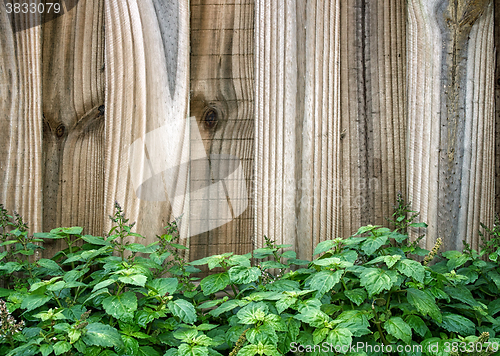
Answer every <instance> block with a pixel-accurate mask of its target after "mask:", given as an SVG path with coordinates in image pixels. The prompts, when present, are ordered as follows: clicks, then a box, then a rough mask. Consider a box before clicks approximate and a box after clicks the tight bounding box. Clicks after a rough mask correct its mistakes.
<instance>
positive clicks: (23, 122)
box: [0, 2, 42, 231]
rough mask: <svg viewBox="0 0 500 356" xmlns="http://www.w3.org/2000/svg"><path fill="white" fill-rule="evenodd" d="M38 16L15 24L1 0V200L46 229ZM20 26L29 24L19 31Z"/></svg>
mask: <svg viewBox="0 0 500 356" xmlns="http://www.w3.org/2000/svg"><path fill="white" fill-rule="evenodd" d="M37 23H40V18H39V16H38V15H35V14H29V15H26V16H22V17H21V16H19V17H16V20H15V21H14V22H13V23H12V26H11V23H10V21H9V18H8V17H7V13H6V11H5V8H4V3H3V2H2V3H0V131H1V132H2V140H1V142H0V178H1V182H2V186H1V189H0V203H1V204H4V206H5V207H6V208H8V209H9V210H10V212H11V213H12V211H17V212H18V213H19V214H20V215H21V216H22V217H23V220H24V221H25V222H28V225H29V227H30V230H31V231H40V230H41V229H42V108H41V92H42V90H41V89H42V82H41V72H42V68H41V57H42V46H41V29H40V26H34V25H35V24H37ZM20 29H25V30H24V31H21V30H20Z"/></svg>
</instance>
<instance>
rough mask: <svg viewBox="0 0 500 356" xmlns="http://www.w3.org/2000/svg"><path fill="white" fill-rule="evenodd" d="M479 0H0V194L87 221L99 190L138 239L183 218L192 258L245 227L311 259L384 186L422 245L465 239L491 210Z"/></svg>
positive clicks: (485, 51)
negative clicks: (54, 4) (66, 1)
mask: <svg viewBox="0 0 500 356" xmlns="http://www.w3.org/2000/svg"><path fill="white" fill-rule="evenodd" d="M498 2H499V0H495V1H488V0H482V1H466V0H460V1H454V2H452V1H438V0H435V1H434V0H433V1H427V0H426V1H417V0H415V1H404V0H381V1H366V0H345V1H340V0H317V1H307V0H299V1H294V0H228V1H218V0H191V1H188V0H169V1H163V0H79V1H76V0H73V3H72V7H71V9H70V10H69V11H68V12H67V13H66V14H65V15H63V16H60V17H57V18H55V19H52V20H51V21H48V19H46V18H39V17H38V18H37V17H36V16H35V17H33V16H32V17H25V18H23V20H22V21H24V22H22V23H17V25H16V24H14V26H12V25H11V23H10V22H9V19H8V18H7V16H6V14H5V12H1V14H0V30H1V31H0V108H1V110H0V116H1V121H0V125H1V129H2V132H5V137H6V139H4V140H2V142H0V153H1V154H0V175H1V177H2V185H1V187H0V188H1V189H0V203H4V204H5V205H6V206H7V207H8V208H9V209H16V210H17V211H19V213H21V214H22V215H23V217H24V218H25V220H27V221H28V222H29V224H30V227H31V229H32V230H33V231H41V230H45V231H46V230H49V229H51V228H54V227H57V226H70V225H73V226H74V225H79V226H83V227H84V229H85V231H86V232H87V233H92V234H98V235H100V234H105V233H106V232H107V231H109V229H110V227H111V221H110V220H109V219H108V218H107V216H108V215H112V214H113V211H114V203H115V201H117V202H119V203H120V204H121V205H122V207H123V208H124V210H125V214H126V216H127V217H128V218H130V221H135V222H136V223H137V224H136V230H137V231H138V232H140V233H141V234H143V235H145V236H147V239H146V241H137V242H147V243H150V242H153V241H154V239H155V235H157V234H161V233H162V232H163V227H164V226H166V225H167V223H168V222H169V221H172V220H173V219H174V218H176V217H179V216H182V219H181V222H180V226H181V239H182V243H184V244H186V245H188V246H189V247H190V253H189V256H186V257H187V258H190V259H192V260H194V259H198V258H201V257H204V256H207V255H211V254H220V253H225V252H235V253H246V252H249V251H251V250H252V249H253V248H254V247H262V246H263V245H264V244H265V240H264V236H268V237H270V238H271V239H275V240H276V241H277V242H279V243H284V244H291V245H292V248H293V249H294V250H296V251H297V252H298V257H300V258H310V257H311V255H312V251H313V249H314V246H315V245H316V244H317V243H319V242H321V241H324V240H326V239H330V238H334V237H338V236H348V235H350V234H352V233H354V232H355V231H356V230H357V228H358V227H359V226H361V225H366V224H379V225H387V221H386V220H385V218H386V217H389V216H390V215H391V213H392V209H393V205H394V204H395V202H396V196H397V194H398V192H402V193H403V195H404V196H405V197H406V198H407V199H408V200H410V201H411V202H412V207H413V208H414V209H415V210H418V211H420V212H421V216H420V220H421V221H425V222H428V223H429V228H428V230H427V233H428V237H427V238H426V239H425V240H423V245H424V246H425V247H427V248H432V246H433V245H434V242H435V239H436V238H437V237H442V238H443V239H444V241H445V248H447V249H449V248H456V249H459V248H461V246H462V242H461V241H462V240H466V241H468V242H469V243H472V246H473V247H474V248H477V247H478V244H479V237H478V234H477V231H478V229H479V223H480V222H484V223H486V224H487V225H490V226H491V225H492V223H493V217H494V212H495V211H496V212H497V213H498V212H500V193H499V192H500V171H499V169H500V168H499V167H500V154H499V152H500V138H499V137H500V136H499V135H500V134H499V132H500V129H499V127H500V126H499V125H500V114H499V113H500V109H499V107H500V104H499V103H500V94H499V90H500V89H499V88H500V84H499V79H498V78H499V74H498V73H499V72H500V71H499V69H498V65H499V64H498V63H499V62H500V61H499V60H497V61H496V67H495V46H496V47H497V48H498V46H499V42H498V41H499V38H500V35H499V32H498V31H499V30H498V26H496V27H495V26H494V23H495V21H499V20H498V13H499V10H498V9H499V8H500V5H499V4H498ZM494 5H496V6H494ZM37 21H38V22H37ZM27 24H28V25H27ZM30 25H31V27H30ZM16 26H17V27H16ZM21 28H27V29H26V30H23V31H20V29H21ZM496 56H497V58H498V51H497V52H496ZM495 97H496V99H495ZM495 100H496V104H495ZM495 105H496V109H495ZM495 110H496V111H495ZM190 117H192V118H193V119H190ZM200 147H201V148H200ZM221 157H226V158H228V157H229V158H228V162H233V163H234V164H235V166H234V167H233V166H231V164H233V163H227V162H224V161H223V160H221ZM231 160H232V161H231ZM230 167H231V169H229V168H230ZM233 169H234V172H238V174H239V175H238V176H237V179H236V178H235V177H236V176H235V175H232V176H231V175H230V173H231V172H232V171H233ZM229 176H231V177H232V178H231V179H229V178H228V177H229ZM495 177H496V178H495ZM216 186H218V187H220V188H221V189H222V196H217V197H216V198H214V196H213V195H212V196H210V194H212V193H210V194H209V195H207V194H208V193H209V192H213V191H212V190H210V189H208V188H209V187H216ZM207 192H208V193H207ZM221 197H222V199H221ZM241 206H244V207H245V208H244V209H242V211H243V210H244V211H243V212H242V214H239V210H238V208H239V207H241ZM224 214H226V215H228V214H229V215H228V216H229V218H228V216H225V215H224ZM204 226H205V227H206V226H210V229H208V228H205V229H204ZM212 227H213V228H212ZM207 229H208V231H205V230H207ZM421 232H422V231H412V232H411V233H412V237H413V238H415V237H416V236H418V234H420V233H421ZM46 247H47V255H51V254H52V253H53V252H55V251H57V250H60V249H61V248H63V246H62V245H60V244H58V243H53V244H51V245H50V244H47V245H46Z"/></svg>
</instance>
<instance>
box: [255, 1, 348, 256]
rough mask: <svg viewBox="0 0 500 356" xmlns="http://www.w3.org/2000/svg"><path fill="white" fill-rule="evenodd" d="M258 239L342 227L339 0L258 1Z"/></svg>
mask: <svg viewBox="0 0 500 356" xmlns="http://www.w3.org/2000/svg"><path fill="white" fill-rule="evenodd" d="M256 6H257V7H256V41H257V44H256V57H255V58H256V61H257V63H256V84H255V85H256V97H258V98H259V100H258V101H257V102H256V120H257V122H256V125H257V126H256V166H255V167H256V181H255V184H256V195H255V201H256V215H255V216H256V221H255V224H256V240H255V242H256V245H257V247H262V246H263V245H264V239H263V236H265V235H267V236H269V237H270V238H272V239H276V240H277V241H278V243H281V244H291V245H292V246H293V247H292V248H293V249H294V250H296V251H298V256H299V257H302V258H310V257H311V255H312V250H313V248H314V246H315V245H316V244H317V243H319V242H321V241H322V240H325V239H328V238H331V237H332V236H335V235H337V234H339V233H340V227H341V225H340V216H341V215H340V214H341V212H340V209H339V205H340V190H341V185H340V180H341V179H340V169H339V168H340V161H339V157H340V139H341V128H340V110H339V89H340V87H339V40H340V34H339V32H340V31H339V26H340V21H339V15H340V12H339V6H340V5H339V2H337V1H318V2H316V3H313V2H307V3H305V2H299V3H295V2H292V1H257V2H256Z"/></svg>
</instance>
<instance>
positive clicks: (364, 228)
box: [353, 225, 380, 236]
mask: <svg viewBox="0 0 500 356" xmlns="http://www.w3.org/2000/svg"><path fill="white" fill-rule="evenodd" d="M378 227H380V225H375V226H374V225H367V226H361V227H360V228H359V229H358V232H356V233H355V234H354V235H353V236H358V235H361V234H364V233H365V232H368V231H373V230H375V229H376V228H378Z"/></svg>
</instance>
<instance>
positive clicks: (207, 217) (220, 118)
mask: <svg viewBox="0 0 500 356" xmlns="http://www.w3.org/2000/svg"><path fill="white" fill-rule="evenodd" d="M253 26H254V1H253V0H237V1H233V2H231V3H225V2H218V3H211V2H193V3H192V5H191V26H190V28H191V38H192V41H191V71H190V77H191V102H190V114H191V116H192V117H195V118H196V122H197V127H196V128H197V129H198V130H199V133H200V135H201V139H202V140H203V146H202V147H201V148H200V152H201V151H203V152H201V153H202V154H208V155H210V159H209V161H207V162H205V164H203V163H202V162H200V161H197V162H196V161H195V162H193V163H192V164H191V192H190V193H191V206H190V210H191V218H192V220H191V226H192V228H193V229H192V230H193V231H192V234H193V233H194V231H204V232H202V233H200V234H197V235H194V236H192V237H191V241H190V243H191V252H190V258H191V259H192V260H194V259H199V258H202V257H205V256H208V255H213V254H222V253H226V252H234V253H236V254H244V253H247V252H250V251H251V250H252V247H253V246H252V236H253V199H252V195H251V192H252V190H253V187H252V183H253V159H254V114H253V82H254V81H253V69H254V65H253V51H254V45H253V43H254V40H253V36H254V34H253ZM196 128H193V129H196ZM192 134H193V130H192ZM196 141H197V138H196V137H195V136H194V134H193V135H192V141H191V150H194V149H195V147H197V146H198V145H199V143H198V142H196ZM217 155H231V157H232V158H231V157H227V158H229V159H230V161H219V158H220V157H221V156H217ZM231 159H232V160H231ZM240 164H241V166H239V165H240ZM229 166H230V167H229ZM237 167H240V169H237ZM228 168H231V169H229V171H231V170H232V169H236V170H235V171H234V172H235V174H236V176H233V179H229V178H228V177H227V174H228V173H229V172H228V171H227V170H228ZM217 184H220V185H221V186H220V187H221V189H222V190H221V191H220V192H219V193H217V192H216V191H215V190H211V191H209V189H216V188H217ZM240 213H241V215H240ZM207 229H209V230H210V231H206V230H207Z"/></svg>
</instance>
